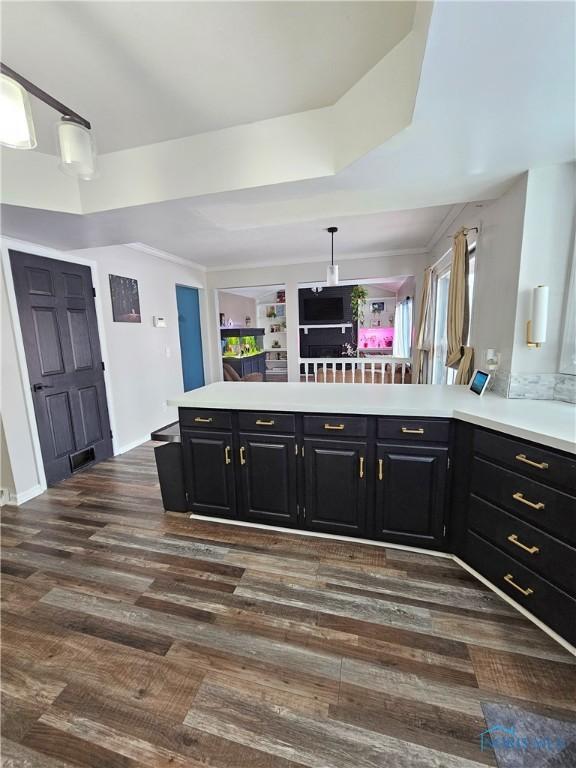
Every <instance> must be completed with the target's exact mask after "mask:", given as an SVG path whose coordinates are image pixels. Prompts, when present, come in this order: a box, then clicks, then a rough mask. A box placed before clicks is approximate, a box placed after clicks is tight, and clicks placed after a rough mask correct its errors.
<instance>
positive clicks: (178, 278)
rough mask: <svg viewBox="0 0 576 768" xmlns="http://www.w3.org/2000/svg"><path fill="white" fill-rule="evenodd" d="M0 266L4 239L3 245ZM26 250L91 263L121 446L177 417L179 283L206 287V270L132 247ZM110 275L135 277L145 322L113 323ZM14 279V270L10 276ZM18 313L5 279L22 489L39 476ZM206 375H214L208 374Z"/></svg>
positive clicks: (17, 474)
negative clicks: (157, 324) (162, 322)
mask: <svg viewBox="0 0 576 768" xmlns="http://www.w3.org/2000/svg"><path fill="white" fill-rule="evenodd" d="M3 245H4V248H3V256H4V258H3V266H4V267H6V264H7V260H6V254H7V248H6V246H7V245H10V241H5V243H3ZM18 247H19V249H20V250H24V251H27V252H29V253H38V254H39V255H44V256H51V257H52V258H58V257H60V258H64V259H69V260H71V261H74V260H79V261H84V262H85V263H89V264H91V265H92V266H93V280H94V286H95V288H96V294H97V295H96V307H97V311H98V322H99V331H100V342H101V345H102V354H103V359H104V362H105V365H106V372H105V380H106V388H107V393H108V403H109V407H110V416H111V425H112V429H113V432H114V447H115V450H116V452H121V451H123V450H126V449H127V448H129V447H131V446H133V445H134V444H137V443H139V442H142V441H143V440H146V439H148V438H149V435H150V432H151V431H152V430H153V429H156V428H158V427H161V426H163V425H164V424H167V423H169V422H171V421H175V420H176V419H177V410H176V409H175V408H169V407H168V406H167V405H166V400H167V399H168V398H170V397H172V396H174V395H178V394H179V393H181V392H182V391H183V381H182V368H181V357H180V339H179V332H178V313H177V306H176V285H177V284H181V285H188V286H193V287H199V288H202V287H203V286H204V282H205V274H204V273H203V272H200V271H198V270H194V269H191V268H190V267H187V266H185V265H183V264H179V263H175V262H172V261H166V260H163V259H160V258H158V257H155V256H152V255H150V254H148V253H144V252H140V251H136V250H134V249H132V248H128V247H127V246H110V247H107V248H92V249H86V250H81V251H70V252H67V253H61V254H58V253H57V252H52V251H51V250H50V249H44V248H42V247H41V246H35V245H33V244H19V246H18ZM109 274H116V275H123V276H125V277H134V278H136V279H137V280H138V289H139V294H140V311H141V314H142V323H115V322H113V319H112V304H111V299H110V287H109V278H108V275H109ZM7 280H9V281H10V285H11V275H8V276H7ZM204 294H205V291H200V299H201V323H202V327H203V329H205V328H208V327H209V326H211V325H213V324H214V323H215V322H216V318H215V316H209V315H208V312H209V307H208V302H207V301H206V297H205V295H204ZM153 315H161V316H162V317H165V318H166V322H167V327H166V328H154V326H153V324H152V317H153ZM14 319H15V318H14V316H13V313H12V312H11V311H10V309H9V307H8V303H7V301H6V297H5V287H4V281H3V302H2V321H3V322H2V415H3V425H4V430H5V433H6V441H7V447H8V453H9V455H10V464H11V471H12V474H13V476H14V485H15V490H16V492H17V493H18V494H19V495H21V494H23V493H24V494H25V493H28V492H29V491H30V490H31V489H33V488H34V487H36V486H37V485H38V484H39V483H41V482H42V477H41V468H40V472H39V471H38V467H37V465H36V461H35V458H36V455H37V454H36V453H35V451H34V444H33V443H34V438H35V434H36V425H35V421H33V423H32V424H31V423H30V422H29V418H28V411H27V409H26V390H27V387H28V381H27V373H26V372H25V375H24V376H23V377H21V375H20V358H19V356H18V354H17V350H16V345H15V338H16V336H17V334H18V328H14V326H13V321H14ZM203 348H204V349H203V351H204V355H205V361H204V362H205V370H208V372H209V371H210V370H211V366H212V361H211V360H210V344H209V343H208V342H207V340H206V339H204V338H203ZM207 381H211V377H210V373H208V375H207Z"/></svg>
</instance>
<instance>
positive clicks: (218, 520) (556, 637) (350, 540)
mask: <svg viewBox="0 0 576 768" xmlns="http://www.w3.org/2000/svg"><path fill="white" fill-rule="evenodd" d="M174 514H178V515H180V514H182V513H181V512H179V513H174ZM188 517H189V518H190V520H206V521H207V522H211V523H219V524H221V525H236V526H239V527H241V528H258V529H261V530H265V531H279V532H281V533H293V534H295V535H297V536H313V537H315V538H320V539H332V540H336V541H347V542H348V543H349V544H351V543H354V542H355V543H358V544H369V545H370V546H372V547H384V548H385V549H401V550H404V551H405V552H416V553H417V554H421V555H432V556H433V557H440V558H444V559H445V560H452V561H453V562H455V563H457V564H458V565H459V566H460V567H461V568H463V569H464V570H465V571H468V573H470V574H471V575H472V576H474V578H476V579H478V581H480V582H482V584H484V585H485V586H487V587H488V588H489V589H490V590H492V592H494V593H495V594H497V595H498V597H501V598H502V600H504V602H506V603H508V605H510V606H512V608H515V609H516V610H517V611H518V612H519V613H521V614H522V615H523V616H524V617H525V618H527V619H528V620H529V621H531V622H532V623H533V624H535V625H536V626H537V627H538V629H541V630H542V631H543V632H545V633H546V634H547V635H548V636H549V637H550V638H551V639H552V640H555V641H556V642H557V643H558V644H559V645H561V646H562V647H563V648H564V649H565V650H567V651H568V652H569V653H571V654H572V655H573V656H576V648H575V647H574V646H573V645H572V644H571V643H569V642H568V641H567V640H564V638H563V637H560V635H559V634H557V633H556V632H554V630H553V629H550V627H548V626H547V625H546V624H544V623H543V622H542V621H540V619H537V618H536V616H534V615H533V614H532V613H530V611H527V610H526V608H524V607H523V606H522V605H519V604H518V603H516V602H515V601H514V600H513V599H512V598H511V597H509V596H508V595H507V594H506V593H505V592H502V590H501V589H499V588H498V587H496V586H494V584H492V583H491V582H489V581H488V579H486V578H485V577H484V576H482V575H481V574H480V573H478V571H475V570H474V568H472V567H471V566H469V565H467V564H466V563H465V562H464V561H463V560H461V559H460V558H459V557H458V556H457V555H453V554H451V553H450V552H438V550H436V549H422V548H421V547H409V546H407V545H406V544H391V543H387V542H385V541H374V539H357V538H353V537H351V536H339V535H337V534H335V533H322V532H321V531H303V530H301V529H299V528H283V527H281V526H279V525H263V524H261V523H249V522H246V521H245V520H225V519H223V518H221V517H210V516H208V515H194V514H191V515H188Z"/></svg>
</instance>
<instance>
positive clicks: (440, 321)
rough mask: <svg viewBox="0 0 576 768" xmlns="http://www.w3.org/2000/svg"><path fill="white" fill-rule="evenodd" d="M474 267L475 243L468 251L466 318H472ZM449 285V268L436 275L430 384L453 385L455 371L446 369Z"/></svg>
mask: <svg viewBox="0 0 576 768" xmlns="http://www.w3.org/2000/svg"><path fill="white" fill-rule="evenodd" d="M475 267H476V243H473V244H472V245H471V246H470V249H469V251H468V317H469V318H471V317H472V301H473V297H474V272H475ZM449 285H450V267H449V266H448V267H446V268H445V269H444V270H443V271H442V272H440V273H439V274H438V275H437V278H436V288H435V296H434V307H435V313H434V339H433V346H432V384H454V381H455V379H456V370H455V369H454V368H447V367H446V355H447V354H448V335H447V320H448V288H449Z"/></svg>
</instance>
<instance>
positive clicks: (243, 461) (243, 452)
mask: <svg viewBox="0 0 576 768" xmlns="http://www.w3.org/2000/svg"><path fill="white" fill-rule="evenodd" d="M240 464H246V448H244V446H243V445H242V446H241V447H240Z"/></svg>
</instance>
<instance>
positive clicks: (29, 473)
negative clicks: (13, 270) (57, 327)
mask: <svg viewBox="0 0 576 768" xmlns="http://www.w3.org/2000/svg"><path fill="white" fill-rule="evenodd" d="M1 288H2V293H1V299H0V300H1V304H2V307H1V312H2V315H1V316H2V326H1V344H2V346H1V348H0V357H1V360H2V365H1V366H0V368H1V375H0V412H1V414H2V429H3V432H4V437H5V440H6V446H5V448H6V453H5V452H4V451H2V455H1V460H2V470H1V474H2V487H3V488H5V489H7V490H8V491H9V492H10V494H11V495H13V496H15V495H22V494H25V493H27V492H33V490H34V489H36V490H38V489H39V488H40V486H41V483H42V482H43V477H42V476H41V473H40V472H39V471H38V467H37V465H36V460H35V449H34V443H33V435H32V428H33V427H35V422H34V423H33V424H31V423H30V421H29V415H28V410H27V403H26V394H27V391H26V389H25V385H24V381H23V379H22V376H21V373H20V366H19V361H18V355H17V352H16V339H15V335H14V327H13V325H12V315H11V313H10V306H9V302H8V294H7V287H6V280H5V276H4V268H3V269H2V286H1ZM26 386H27V385H26ZM30 403H31V397H30Z"/></svg>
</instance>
